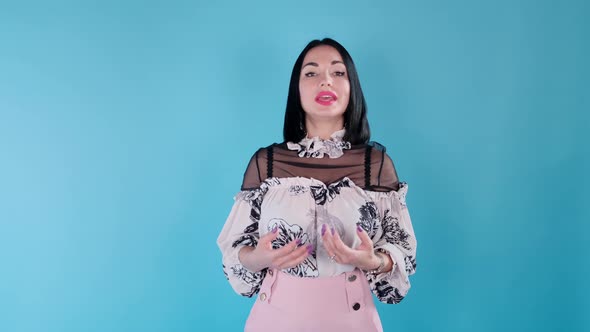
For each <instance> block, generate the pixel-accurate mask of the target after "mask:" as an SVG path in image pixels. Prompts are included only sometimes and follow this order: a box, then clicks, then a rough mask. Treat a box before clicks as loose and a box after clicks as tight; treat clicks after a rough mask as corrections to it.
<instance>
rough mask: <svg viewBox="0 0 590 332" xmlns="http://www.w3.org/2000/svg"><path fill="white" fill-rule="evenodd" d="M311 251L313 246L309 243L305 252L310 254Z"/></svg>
mask: <svg viewBox="0 0 590 332" xmlns="http://www.w3.org/2000/svg"><path fill="white" fill-rule="evenodd" d="M312 252H313V247H312V246H311V244H308V245H307V253H308V254H310V255H311V253H312Z"/></svg>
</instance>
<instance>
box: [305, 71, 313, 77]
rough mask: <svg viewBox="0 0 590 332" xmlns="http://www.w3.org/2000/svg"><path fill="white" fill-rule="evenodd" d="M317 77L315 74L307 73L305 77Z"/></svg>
mask: <svg viewBox="0 0 590 332" xmlns="http://www.w3.org/2000/svg"><path fill="white" fill-rule="evenodd" d="M312 76H315V73H314V72H309V73H305V77H312Z"/></svg>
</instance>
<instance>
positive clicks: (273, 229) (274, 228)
mask: <svg viewBox="0 0 590 332" xmlns="http://www.w3.org/2000/svg"><path fill="white" fill-rule="evenodd" d="M278 229H279V228H278V227H277V225H274V227H273V228H272V232H273V233H276V232H277V230H278Z"/></svg>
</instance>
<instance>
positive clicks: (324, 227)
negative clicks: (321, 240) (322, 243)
mask: <svg viewBox="0 0 590 332" xmlns="http://www.w3.org/2000/svg"><path fill="white" fill-rule="evenodd" d="M324 234H326V224H323V225H322V236H324Z"/></svg>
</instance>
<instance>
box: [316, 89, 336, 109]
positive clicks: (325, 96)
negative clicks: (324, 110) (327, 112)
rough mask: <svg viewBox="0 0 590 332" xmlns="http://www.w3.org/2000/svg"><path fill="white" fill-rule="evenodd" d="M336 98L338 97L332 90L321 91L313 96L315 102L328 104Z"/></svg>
mask: <svg viewBox="0 0 590 332" xmlns="http://www.w3.org/2000/svg"><path fill="white" fill-rule="evenodd" d="M337 99H338V97H336V94H334V93H333V92H331V91H321V92H320V93H318V95H317V96H316V97H315V102H316V103H318V104H320V105H324V106H330V105H332V104H333V103H334V102H335V101H336V100H337Z"/></svg>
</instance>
